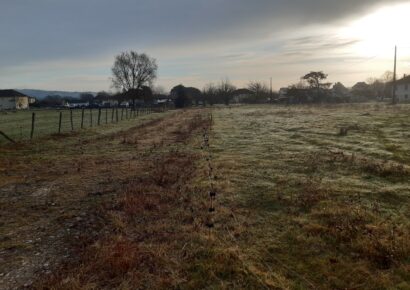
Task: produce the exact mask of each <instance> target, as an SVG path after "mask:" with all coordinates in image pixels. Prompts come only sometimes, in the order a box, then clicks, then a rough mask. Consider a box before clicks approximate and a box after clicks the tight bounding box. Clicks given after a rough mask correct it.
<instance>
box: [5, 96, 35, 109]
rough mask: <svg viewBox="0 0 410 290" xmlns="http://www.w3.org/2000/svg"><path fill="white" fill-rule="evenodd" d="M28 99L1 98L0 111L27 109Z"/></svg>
mask: <svg viewBox="0 0 410 290" xmlns="http://www.w3.org/2000/svg"><path fill="white" fill-rule="evenodd" d="M28 106H29V104H28V97H1V98H0V110H15V109H28Z"/></svg>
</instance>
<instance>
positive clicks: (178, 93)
mask: <svg viewBox="0 0 410 290" xmlns="http://www.w3.org/2000/svg"><path fill="white" fill-rule="evenodd" d="M171 97H172V98H173V99H174V104H175V107H176V108H185V107H188V106H190V105H191V104H192V99H190V97H189V96H188V94H187V91H186V88H185V87H184V86H183V85H178V86H175V87H173V88H172V90H171Z"/></svg>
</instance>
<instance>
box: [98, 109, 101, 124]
mask: <svg viewBox="0 0 410 290" xmlns="http://www.w3.org/2000/svg"><path fill="white" fill-rule="evenodd" d="M100 124H101V108H98V126H100Z"/></svg>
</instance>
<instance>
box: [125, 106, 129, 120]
mask: <svg viewBox="0 0 410 290" xmlns="http://www.w3.org/2000/svg"><path fill="white" fill-rule="evenodd" d="M125 120H128V108H125Z"/></svg>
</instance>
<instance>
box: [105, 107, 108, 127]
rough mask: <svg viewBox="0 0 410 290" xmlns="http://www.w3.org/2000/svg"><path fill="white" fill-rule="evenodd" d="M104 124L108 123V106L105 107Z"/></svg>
mask: <svg viewBox="0 0 410 290" xmlns="http://www.w3.org/2000/svg"><path fill="white" fill-rule="evenodd" d="M105 124H108V108H105Z"/></svg>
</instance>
